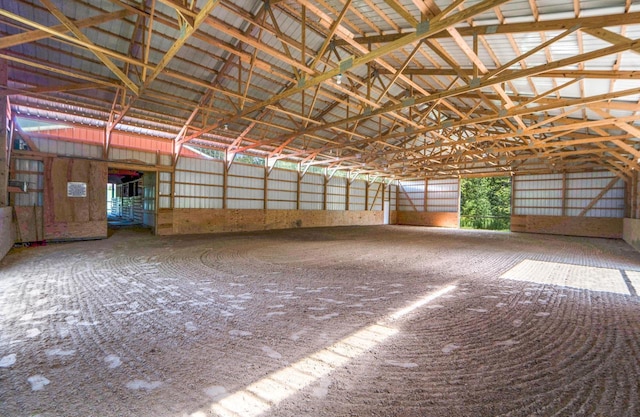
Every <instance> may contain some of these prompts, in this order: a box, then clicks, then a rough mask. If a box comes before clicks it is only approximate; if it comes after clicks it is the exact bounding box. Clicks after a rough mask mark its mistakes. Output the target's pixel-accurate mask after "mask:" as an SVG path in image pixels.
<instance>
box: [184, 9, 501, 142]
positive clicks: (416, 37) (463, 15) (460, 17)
mask: <svg viewBox="0 0 640 417" xmlns="http://www.w3.org/2000/svg"><path fill="white" fill-rule="evenodd" d="M507 1H508V0H484V1H482V2H480V3H477V4H475V5H474V6H471V7H469V8H467V9H465V10H463V11H461V12H458V13H456V14H455V15H453V16H451V17H448V18H445V19H442V20H440V21H438V22H436V23H434V24H433V25H429V27H428V28H425V30H424V31H421V32H415V33H410V34H407V35H405V36H404V37H402V38H400V39H398V40H396V41H394V42H390V43H388V44H386V45H384V46H382V47H380V48H377V49H375V50H373V51H371V52H369V53H367V54H365V55H363V56H360V57H350V58H348V59H347V60H345V62H343V63H342V64H341V65H340V66H338V67H337V68H333V69H331V70H329V71H326V72H324V73H322V74H320V75H317V76H315V77H314V78H312V79H309V80H305V82H304V83H303V85H297V86H295V87H292V88H289V89H287V90H285V91H283V92H282V93H280V94H275V95H273V96H271V97H270V98H268V99H267V100H265V101H263V102H261V103H258V104H256V105H254V106H251V107H249V108H246V109H244V110H243V111H241V112H239V113H238V114H237V115H235V116H233V117H232V118H231V120H235V119H238V118H241V117H244V116H246V115H248V114H251V113H253V112H255V111H257V110H260V109H262V108H263V107H266V106H269V105H272V104H275V103H277V102H279V101H280V100H283V99H285V98H288V97H291V96H293V95H295V94H299V93H301V92H302V91H303V90H305V89H307V88H309V87H313V86H316V85H318V84H320V83H322V82H325V81H327V80H329V79H330V78H332V77H335V76H336V75H338V74H340V73H342V72H343V71H344V70H351V69H353V68H357V67H359V66H362V65H366V64H367V63H369V62H371V61H374V60H376V59H378V58H380V57H382V56H384V55H387V54H389V53H391V52H393V51H395V50H397V49H399V48H402V47H404V46H406V45H410V44H412V43H415V42H418V41H420V40H421V39H424V38H427V37H429V36H431V35H432V34H434V33H438V32H440V31H442V30H445V29H446V28H447V27H449V26H452V25H455V24H457V23H459V22H461V21H464V20H466V19H469V18H471V17H473V16H475V15H477V14H480V13H482V12H485V11H487V10H489V9H491V8H493V7H496V6H498V5H500V4H502V3H506V2H507ZM225 121H227V122H228V120H225ZM219 124H220V122H218V123H214V124H212V125H209V126H206V127H204V128H202V129H201V130H199V131H198V132H196V133H194V134H193V135H190V136H188V137H187V138H185V139H184V140H185V141H187V140H191V139H193V138H195V137H198V136H200V135H202V134H205V133H207V132H210V131H212V130H214V129H216V128H217V127H218V126H219Z"/></svg>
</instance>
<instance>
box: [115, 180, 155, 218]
mask: <svg viewBox="0 0 640 417" xmlns="http://www.w3.org/2000/svg"><path fill="white" fill-rule="evenodd" d="M155 188H156V173H155V172H142V171H135V170H129V169H121V168H109V179H108V182H107V224H108V226H109V227H110V228H122V227H145V228H151V229H153V228H154V227H155V212H156V210H155Z"/></svg>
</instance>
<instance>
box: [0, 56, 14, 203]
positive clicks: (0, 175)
mask: <svg viewBox="0 0 640 417" xmlns="http://www.w3.org/2000/svg"><path fill="white" fill-rule="evenodd" d="M8 81H9V66H8V65H7V61H6V60H4V59H0V86H3V87H6V86H7V83H8ZM9 109H10V107H9V99H8V98H6V97H5V98H0V207H5V206H8V205H9V194H8V187H9V149H10V147H11V146H12V144H11V143H9V137H8V134H7V123H8V121H9V120H8V118H7V114H8V112H9Z"/></svg>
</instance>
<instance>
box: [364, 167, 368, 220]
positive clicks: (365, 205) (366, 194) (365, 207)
mask: <svg viewBox="0 0 640 417" xmlns="http://www.w3.org/2000/svg"><path fill="white" fill-rule="evenodd" d="M364 210H365V211H369V177H368V176H367V180H366V181H365V182H364Z"/></svg>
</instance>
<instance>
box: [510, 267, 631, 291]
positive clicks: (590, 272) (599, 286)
mask: <svg viewBox="0 0 640 417" xmlns="http://www.w3.org/2000/svg"><path fill="white" fill-rule="evenodd" d="M631 272H632V271H631ZM501 278H505V279H511V280H514V281H527V282H535V283H537V284H550V285H559V286H563V287H569V288H578V289H582V290H589V291H603V292H610V293H615V294H623V295H630V293H629V289H628V287H627V284H626V283H625V280H624V277H623V276H622V274H621V273H620V270H618V269H611V268H596V267H592V266H583V265H572V264H565V263H560V262H544V261H534V260H531V259H525V260H524V261H522V262H520V263H519V264H518V265H516V266H514V267H513V268H511V269H510V270H508V271H507V272H505V273H504V274H503V275H502V276H501Z"/></svg>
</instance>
